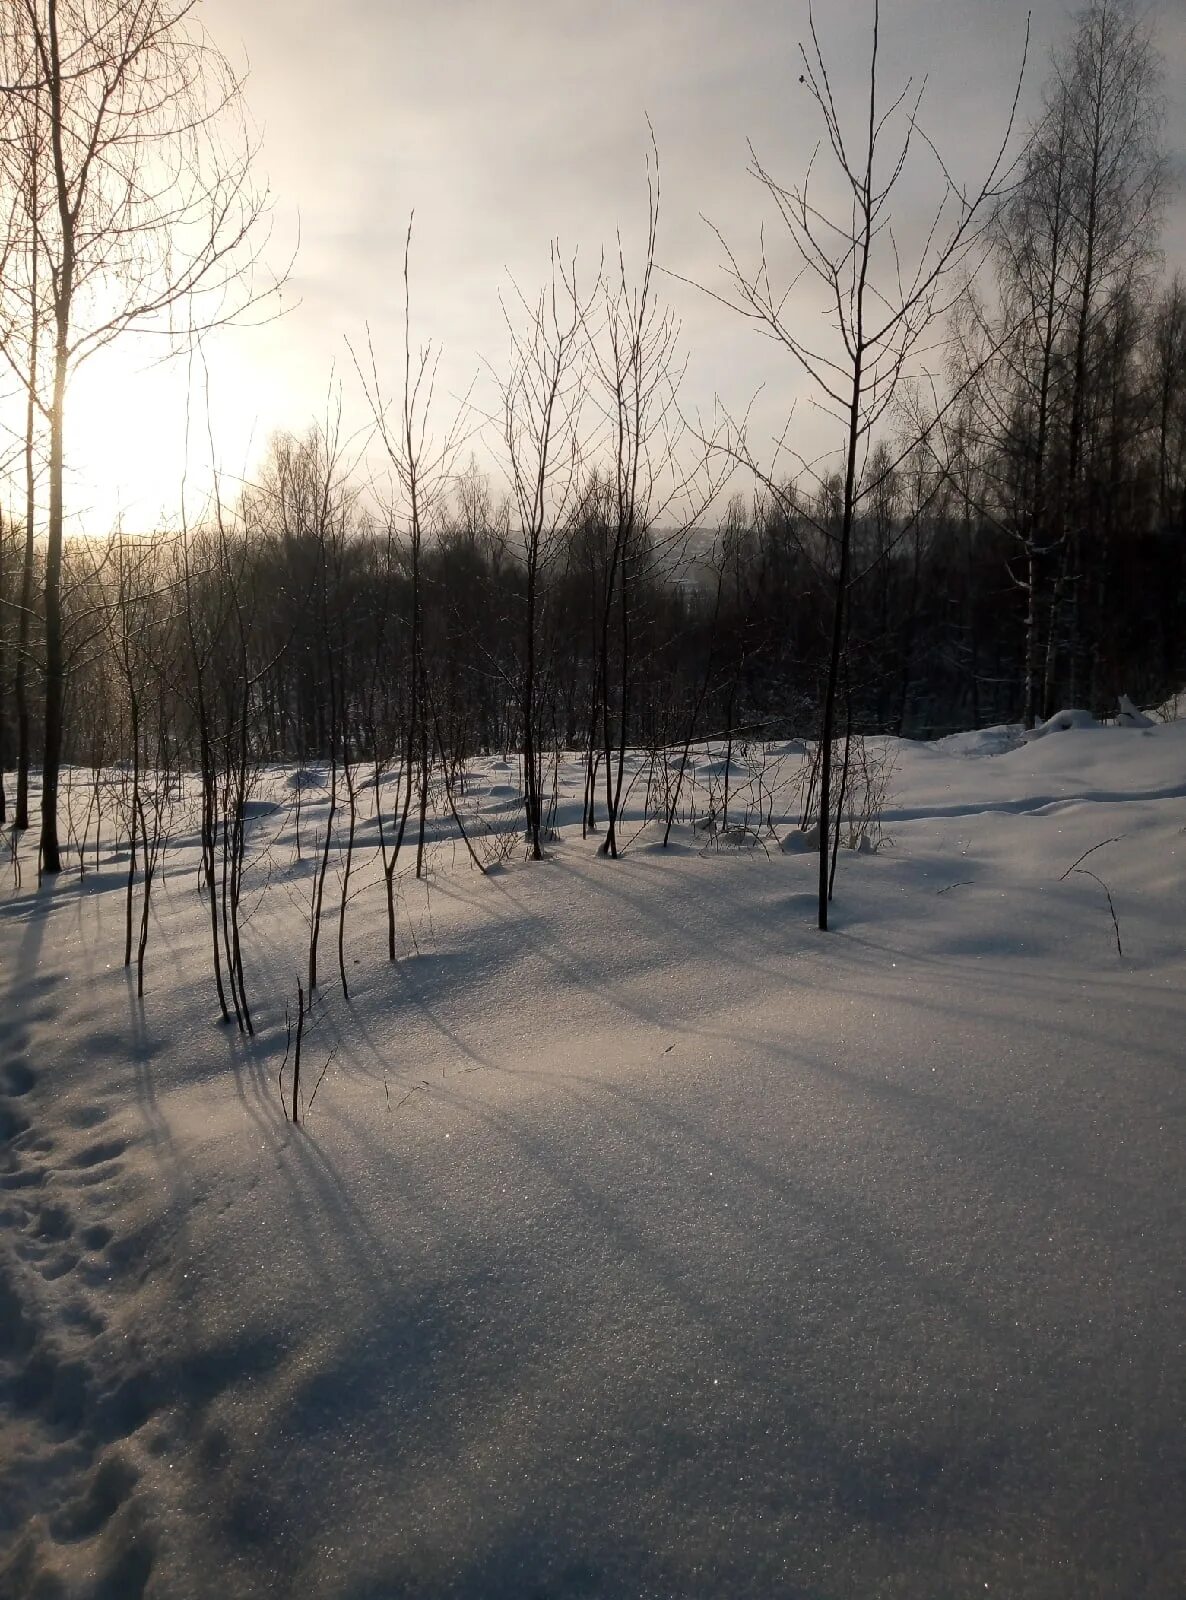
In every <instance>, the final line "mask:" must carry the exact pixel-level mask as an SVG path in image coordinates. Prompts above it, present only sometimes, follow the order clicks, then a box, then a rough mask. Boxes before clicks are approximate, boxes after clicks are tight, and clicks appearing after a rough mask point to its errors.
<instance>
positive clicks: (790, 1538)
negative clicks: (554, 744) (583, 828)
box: [0, 724, 1186, 1600]
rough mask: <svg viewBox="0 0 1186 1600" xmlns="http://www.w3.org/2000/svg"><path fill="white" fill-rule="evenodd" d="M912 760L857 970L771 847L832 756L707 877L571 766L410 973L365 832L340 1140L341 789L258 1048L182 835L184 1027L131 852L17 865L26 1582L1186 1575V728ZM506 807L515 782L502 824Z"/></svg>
mask: <svg viewBox="0 0 1186 1600" xmlns="http://www.w3.org/2000/svg"><path fill="white" fill-rule="evenodd" d="M877 753H878V759H879V760H882V759H883V758H884V761H885V763H886V765H885V766H884V767H883V770H885V771H886V772H887V774H888V766H889V765H892V768H893V774H892V777H890V778H889V790H888V793H887V795H886V799H885V805H884V822H883V827H884V831H885V834H886V836H887V837H886V839H885V841H884V843H883V845H882V848H881V849H879V850H878V851H877V852H876V853H868V852H865V853H858V852H856V851H852V852H849V851H845V852H843V853H842V856H841V861H840V870H839V876H838V880H837V892H836V903H835V907H834V915H833V920H834V931H833V932H832V933H830V934H828V935H821V934H819V933H818V932H817V931H816V930H815V928H814V910H813V900H812V891H813V887H814V870H815V869H814V860H813V858H812V857H811V856H810V855H804V854H801V853H795V852H794V851H786V852H784V851H782V850H780V849H778V848H776V847H775V841H774V840H773V839H771V838H768V837H767V836H766V833H765V828H764V819H765V818H766V817H767V816H770V815H772V816H773V819H774V823H775V830H776V833H777V834H778V835H780V836H782V835H785V834H786V833H788V832H790V831H792V830H793V829H794V828H795V826H797V824H798V821H799V817H798V814H797V811H796V801H795V777H796V774H797V772H798V770H799V766H800V763H801V747H785V748H781V747H780V749H779V750H777V751H773V752H771V751H764V752H755V751H748V752H742V753H741V754H740V756H739V757H738V759H737V762H736V771H735V772H732V773H731V774H730V782H731V791H732V792H731V801H730V818H729V821H730V823H731V825H732V827H733V828H734V829H735V830H736V831H735V833H734V834H733V835H732V836H731V837H732V838H733V843H732V844H730V843H727V842H724V841H723V840H722V839H721V838H720V837H719V835H717V834H714V833H712V832H709V831H707V830H705V829H704V828H703V827H701V828H699V829H694V828H693V827H692V826H691V818H689V819H688V820H687V821H685V822H684V823H683V824H682V825H681V826H680V827H679V828H678V829H677V830H676V832H675V833H674V834H673V844H672V848H671V849H669V850H666V851H664V850H662V849H660V848H659V847H658V842H657V841H658V838H659V837H660V834H661V830H657V829H656V828H655V827H654V825H653V824H652V825H651V826H649V827H643V826H642V822H643V817H642V811H643V808H644V805H645V799H646V793H647V788H648V782H650V781H652V780H653V772H650V770H649V769H648V768H647V764H646V763H645V762H643V761H641V760H640V761H639V762H637V763H636V766H637V767H638V773H639V775H638V781H637V782H636V784H635V786H634V789H633V790H632V794H631V810H632V815H633V816H634V817H635V821H634V822H633V823H632V825H631V828H630V829H629V830H628V833H630V834H636V835H637V836H636V837H635V838H634V840H633V843H632V845H631V847H630V849H629V850H628V851H627V853H626V854H625V856H624V857H623V859H621V860H619V861H616V862H615V861H608V860H605V859H604V858H601V857H599V856H598V855H597V853H596V843H597V841H596V840H595V839H590V840H587V841H583V840H582V839H581V837H580V827H579V814H580V793H581V782H582V774H581V771H580V766H579V763H578V762H576V761H572V762H567V763H565V764H564V765H563V766H562V768H561V771H560V774H559V788H558V802H559V805H558V813H557V816H558V821H559V824H560V834H561V837H560V838H559V840H558V841H556V842H554V843H553V844H552V845H551V846H550V851H551V857H552V858H551V859H550V860H548V861H546V862H544V863H540V864H528V863H523V862H522V860H521V855H522V852H521V850H518V849H516V851H515V852H514V855H513V857H512V862H511V864H510V865H508V866H507V867H506V868H505V869H504V870H502V871H500V872H498V873H497V874H494V875H492V876H490V877H481V876H479V874H478V873H477V872H476V871H474V870H472V868H471V867H470V866H469V863H468V860H467V857H466V854H465V852H464V850H463V849H461V848H460V847H459V846H458V845H457V844H456V841H455V840H453V839H452V838H451V835H450V830H449V828H448V827H447V826H446V823H445V822H444V821H443V820H442V821H440V822H439V823H438V825H437V826H436V828H435V830H434V837H435V838H436V839H437V840H438V841H439V842H438V843H437V844H436V845H435V846H434V849H433V851H432V854H431V857H430V865H431V868H432V872H431V877H430V879H429V882H428V884H427V886H425V885H419V884H416V883H415V882H413V881H410V880H409V879H408V878H407V877H406V876H405V877H403V878H402V879H401V901H400V916H401V922H400V940H401V954H400V959H399V961H398V962H397V963H396V964H395V965H394V966H390V965H389V964H388V963H387V961H386V959H385V955H386V948H385V923H384V917H383V906H382V897H381V893H380V890H379V888H378V887H377V884H376V881H375V880H376V877H377V873H376V869H375V865H374V862H373V860H371V852H372V851H373V849H374V845H375V838H376V835H375V830H374V825H373V822H372V821H371V820H370V806H371V800H370V798H369V797H367V798H364V812H365V815H366V818H367V821H366V823H365V826H363V827H362V829H361V830H360V839H361V844H360V857H359V861H358V863H357V864H356V874H357V877H356V882H357V884H358V885H359V886H360V889H359V892H358V894H357V896H356V898H355V899H354V900H353V901H352V902H351V907H350V914H349V920H348V922H347V931H346V952H347V962H348V964H349V967H348V970H349V973H350V976H351V998H350V1000H349V1002H346V1001H345V1000H344V999H343V997H342V994H341V990H340V987H339V985H338V982H337V974H336V970H335V964H336V957H335V956H334V955H333V954H332V950H333V944H334V932H333V929H332V927H330V926H328V923H329V922H332V917H330V916H329V915H328V913H327V931H326V933H325V934H323V958H322V974H323V976H322V989H321V995H322V998H321V999H320V1000H319V1002H318V1009H317V1011H316V1012H315V1014H314V1020H313V1024H312V1029H311V1031H310V1033H309V1034H308V1036H307V1038H306V1043H305V1051H306V1056H305V1069H304V1070H305V1072H306V1074H307V1087H308V1091H309V1092H311V1091H312V1089H313V1087H314V1084H315V1083H316V1082H317V1080H318V1078H319V1077H320V1079H321V1081H320V1086H319V1087H318V1089H317V1095H316V1099H315V1101H314V1102H313V1103H312V1104H311V1105H307V1110H306V1121H305V1123H304V1124H303V1125H302V1126H301V1127H300V1128H294V1127H293V1126H292V1125H291V1124H290V1123H289V1122H287V1121H286V1120H285V1117H284V1114H283V1111H282V1108H281V1101H280V1095H279V1090H278V1086H277V1073H278V1071H279V1070H280V1066H281V1063H282V1061H283V1059H284V1054H285V1024H284V1019H285V1007H286V1004H287V1005H292V1004H293V1002H294V999H295V992H296V983H297V979H298V977H299V976H300V975H301V972H302V968H303V947H304V942H305V940H306V938H307V921H306V916H307V908H308V904H309V898H310V890H311V882H312V879H311V872H312V860H313V857H314V854H315V843H316V838H317V833H318V829H319V828H321V827H323V826H324V819H325V814H326V797H325V793H324V790H322V789H318V788H317V787H315V786H312V785H310V784H308V783H306V784H305V785H304V786H302V787H296V786H293V785H292V783H291V782H290V781H289V779H288V775H282V774H271V775H268V782H267V783H265V784H264V786H263V787H262V788H261V792H260V796H259V799H258V802H257V803H256V805H255V807H254V820H253V823H252V851H253V854H252V860H253V867H252V872H253V874H254V875H255V876H254V878H253V880H252V895H253V899H252V905H253V907H254V910H253V914H252V916H251V920H250V922H249V924H248V927H247V932H246V967H247V982H248V988H249V993H250V995H251V998H252V999H253V1002H254V1004H255V1008H256V1018H257V1026H258V1033H257V1037H256V1039H255V1040H254V1041H244V1040H243V1039H241V1038H240V1037H239V1035H238V1034H237V1033H236V1032H235V1031H233V1030H231V1029H227V1028H224V1027H221V1026H218V1025H216V1023H215V1022H214V1020H213V1019H214V1014H215V1013H214V1005H213V992H212V985H211V982H210V978H209V973H208V964H207V955H206V944H205V939H206V932H207V924H206V922H205V920H204V918H205V910H204V902H203V901H202V900H201V899H200V898H199V895H198V893H197V890H196V872H195V862H196V850H195V841H194V839H193V836H192V830H190V825H189V824H186V823H185V822H184V821H181V820H179V822H178V824H177V837H176V839H175V841H174V843H173V845H172V846H171V848H170V851H169V854H168V857H167V859H166V865H165V876H164V877H163V879H162V880H161V881H160V883H159V886H158V890H157V901H156V915H155V917H154V921H153V929H152V936H151V942H150V945H149V949H148V973H147V992H146V996H145V999H144V1001H143V1002H142V1003H139V1002H137V1001H136V999H135V988H134V984H132V983H130V982H129V979H128V975H127V974H126V973H125V972H124V971H123V970H122V968H121V967H120V964H119V963H120V958H121V955H122V942H123V934H122V914H123V900H122V890H123V884H124V876H125V873H126V854H124V855H122V856H120V857H118V858H117V857H115V856H113V855H112V854H111V853H110V849H109V842H110V841H108V843H107V844H105V845H104V846H103V848H102V850H101V852H100V866H99V870H98V871H95V870H94V869H93V864H91V865H90V869H89V870H88V872H87V875H86V877H85V879H84V880H83V881H82V883H81V885H80V883H79V881H78V878H77V875H76V874H68V875H65V876H64V877H63V878H62V879H61V881H60V882H58V883H55V884H50V883H46V884H45V885H43V886H42V887H40V888H38V887H36V886H35V885H34V884H33V883H32V882H31V879H30V874H29V870H28V867H27V866H26V869H25V886H24V887H23V888H20V889H17V888H15V887H12V886H11V885H10V886H9V888H8V889H7V890H6V892H5V896H4V898H3V900H2V901H0V963H2V968H0V973H2V976H0V993H2V996H3V1000H2V1011H0V1135H2V1136H3V1139H4V1146H3V1151H2V1153H0V1223H2V1229H0V1594H3V1595H4V1596H6V1597H12V1600H19V1597H25V1596H29V1597H32V1596H59V1595H60V1596H68V1597H74V1596H106V1597H109V1600H130V1597H135V1596H139V1595H146V1596H161V1597H170V1600H171V1597H174V1596H177V1597H190V1596H192V1597H204V1596H219V1597H223V1596H227V1597H239V1596H243V1597H254V1596H276V1595H290V1594H300V1595H302V1596H306V1597H323V1596H335V1597H341V1600H381V1597H394V1596H417V1597H425V1600H433V1597H444V1596H456V1597H465V1600H511V1597H515V1600H529V1597H534V1600H544V1597H549V1600H568V1597H574V1600H575V1597H577V1596H581V1597H588V1596H614V1597H630V1600H633V1597H640V1596H654V1597H669V1596H670V1597H675V1596H705V1597H707V1596H720V1597H729V1600H733V1597H743V1596H752V1597H759V1596H760V1597H764V1600H768V1597H772V1596H791V1597H807V1596H811V1597H824V1596H827V1597H837V1600H839V1597H852V1596H902V1597H911V1600H917V1597H939V1596H944V1597H946V1596H960V1597H963V1596H968V1595H973V1594H984V1593H989V1594H1003V1595H1009V1596H1021V1597H1030V1596H1034V1597H1038V1596H1050V1597H1054V1596H1059V1597H1063V1596H1071V1595H1073V1596H1076V1597H1077V1600H1078V1597H1089V1596H1098V1597H1104V1596H1107V1597H1115V1596H1119V1595H1124V1596H1146V1597H1162V1596H1164V1597H1167V1600H1169V1597H1181V1596H1182V1595H1183V1594H1184V1593H1186V1515H1184V1510H1183V1508H1184V1507H1186V1304H1184V1290H1186V1248H1184V1247H1186V1198H1184V1193H1183V1175H1184V1164H1183V1155H1182V1141H1183V1133H1184V1132H1186V1047H1184V1045H1183V1040H1184V1039H1186V982H1184V980H1186V944H1184V938H1183V922H1184V912H1186V805H1184V804H1183V799H1184V797H1186V724H1178V725H1168V726H1164V727H1156V728H1152V729H1141V728H1135V727H1131V728H1111V729H1097V728H1082V727H1075V726H1071V727H1069V729H1068V730H1066V731H1060V732H1052V733H1051V735H1050V736H1048V737H1045V738H1042V739H1040V740H1038V741H1036V742H1031V743H1028V744H1022V743H1021V742H1020V740H1019V739H1018V737H1017V732H1016V730H1008V729H998V730H990V731H989V732H988V733H986V734H981V735H974V736H973V735H966V736H960V737H959V738H957V739H955V740H945V741H942V742H940V743H938V744H936V745H929V746H928V745H911V744H907V743H898V742H896V741H882V742H879V744H878V752H877ZM723 755H724V752H723V751H720V750H715V749H714V750H712V751H709V752H704V751H703V750H701V751H700V752H699V758H698V765H697V777H698V782H699V788H698V789H697V790H696V792H695V804H696V812H697V820H699V821H700V822H703V820H704V817H705V815H706V814H707V813H709V811H710V810H711V811H712V812H713V814H714V815H716V814H717V812H718V811H719V804H720V800H721V798H722V785H723V779H724V763H723ZM759 769H760V771H759ZM516 792H517V790H516V774H515V772H514V768H513V765H512V764H507V763H499V762H485V763H478V764H476V765H475V767H474V768H473V770H472V772H471V774H470V782H469V785H468V795H467V800H466V804H467V806H468V807H469V816H470V818H471V820H472V821H474V822H475V824H478V823H480V824H481V827H482V828H485V829H487V830H489V829H490V828H497V826H499V825H500V823H506V822H509V821H513V819H514V817H515V815H516V799H515V795H516ZM298 794H299V795H300V796H301V816H300V822H299V826H300V828H301V830H302V850H301V857H300V860H299V861H298V860H297V859H296V852H295V838H294V833H295V829H296V827H297V819H296V817H295V813H294V796H296V795H298ZM639 830H641V831H639ZM1104 840H1113V841H1114V842H1111V843H1108V844H1106V845H1105V846H1104V848H1102V849H1099V850H1096V851H1094V853H1093V854H1092V855H1091V856H1090V857H1089V858H1088V859H1087V860H1085V861H1084V862H1083V866H1084V867H1087V868H1090V869H1091V870H1092V871H1093V872H1094V873H1095V874H1096V875H1097V876H1096V877H1095V878H1092V877H1089V876H1087V875H1085V874H1084V873H1082V872H1078V873H1072V874H1071V875H1070V876H1067V877H1064V876H1063V874H1064V873H1065V872H1066V870H1067V869H1068V868H1069V867H1070V866H1071V865H1072V864H1073V863H1075V861H1076V860H1077V858H1079V857H1080V856H1082V855H1083V853H1084V852H1085V851H1088V850H1090V849H1091V848H1092V847H1093V846H1096V845H1099V844H1101V842H1102V841H1104ZM741 845H746V846H748V847H747V848H739V847H737V846H741ZM1104 885H1106V891H1105V888H1104ZM333 889H334V877H333V872H332V871H331V874H330V880H329V887H328V888H327V894H326V899H327V906H328V904H329V902H330V901H331V900H332V898H333ZM1108 894H1110V896H1111V900H1112V905H1113V907H1114V910H1115V915H1116V924H1117V926H1118V929H1119V933H1120V936H1121V939H1122V943H1123V955H1120V954H1118V952H1117V946H1116V936H1115V932H1116V930H1115V928H1114V926H1113V922H1112V917H1111V914H1110V912H1109V907H1108V901H1107V895H1108ZM323 1069H324V1076H321V1074H322V1072H323ZM286 1086H287V1079H286Z"/></svg>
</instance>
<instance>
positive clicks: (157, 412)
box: [65, 340, 260, 536]
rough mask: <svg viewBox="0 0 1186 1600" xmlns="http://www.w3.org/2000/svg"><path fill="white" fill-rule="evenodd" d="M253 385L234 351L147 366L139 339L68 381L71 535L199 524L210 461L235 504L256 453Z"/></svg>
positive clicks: (147, 356) (98, 356)
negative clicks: (214, 359) (188, 521)
mask: <svg viewBox="0 0 1186 1600" xmlns="http://www.w3.org/2000/svg"><path fill="white" fill-rule="evenodd" d="M257 392H258V386H257V385H256V384H254V383H253V382H252V380H251V374H250V372H249V371H247V370H246V369H245V367H244V366H243V364H242V363H241V362H240V361H238V360H237V359H236V357H235V353H234V351H233V350H226V349H224V350H221V351H219V352H218V361H217V365H215V364H214V363H213V362H212V363H211V367H210V371H209V376H207V371H206V367H205V365H204V364H203V362H202V361H201V360H200V359H197V358H195V359H193V360H190V359H187V357H186V356H185V355H181V356H179V357H174V358H173V359H171V360H169V361H167V362H156V363H154V362H153V360H152V350H151V349H150V348H146V346H145V343H144V342H142V341H139V340H127V341H126V342H125V344H124V346H123V347H122V348H121V347H120V346H118V345H114V346H112V348H111V349H110V350H104V351H102V352H100V353H98V354H96V355H95V356H93V357H92V358H91V359H90V360H89V361H87V362H86V363H84V364H83V365H82V366H81V367H80V368H79V369H78V371H77V372H76V373H75V375H74V378H73V381H72V383H71V386H70V390H69V394H68V399H67V414H66V490H65V493H66V506H67V516H68V526H69V528H70V531H72V532H76V533H77V532H85V533H91V534H97V535H100V536H101V535H103V534H106V533H108V532H110V531H111V530H112V529H113V528H115V527H120V526H122V527H123V528H124V529H125V530H126V531H127V532H130V533H151V532H154V531H156V530H158V529H161V528H175V527H178V526H179V525H180V521H181V515H182V498H183V494H184V500H185V509H186V514H187V516H188V517H189V518H190V519H191V520H194V519H196V518H198V517H200V516H201V515H202V512H203V508H204V506H205V503H206V501H207V497H208V495H209V490H210V485H211V482H212V476H213V474H212V462H213V463H214V464H215V465H216V466H217V470H218V471H219V473H220V474H221V475H223V477H224V479H225V483H224V493H229V494H231V495H233V494H234V493H235V492H236V487H237V483H238V480H239V479H240V478H241V477H242V475H243V473H244V472H245V470H246V467H247V463H248V461H249V459H250V458H251V456H252V455H253V454H254V453H255V446H256V444H257V442H258V440H257V433H258V429H259V426H260V424H259V421H258V419H257V416H256V414H255V412H256V407H255V399H256V396H257Z"/></svg>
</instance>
